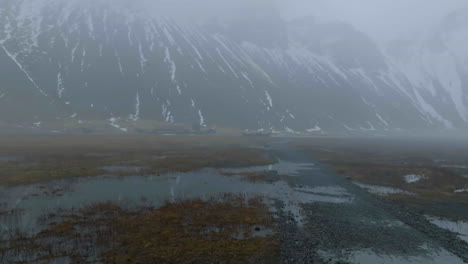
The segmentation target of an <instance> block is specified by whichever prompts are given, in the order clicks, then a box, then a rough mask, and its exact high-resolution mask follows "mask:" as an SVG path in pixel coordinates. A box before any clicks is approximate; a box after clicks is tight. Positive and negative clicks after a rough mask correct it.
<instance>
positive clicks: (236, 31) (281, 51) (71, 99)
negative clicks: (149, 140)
mask: <svg viewBox="0 0 468 264" xmlns="http://www.w3.org/2000/svg"><path fill="white" fill-rule="evenodd" d="M2 1H3V2H4V4H2V5H0V67H1V68H2V69H4V68H5V69H9V71H8V72H6V71H2V73H0V74H2V76H1V80H2V84H1V86H0V96H1V95H2V94H3V97H2V98H1V99H0V110H2V112H3V113H5V112H9V113H17V114H14V115H9V116H14V117H15V118H16V119H17V120H18V122H20V121H21V122H23V121H24V122H26V121H28V120H34V122H39V121H45V120H52V119H53V120H57V119H58V120H62V119H67V120H69V119H72V120H74V122H76V123H81V122H84V121H86V120H111V121H106V122H108V123H109V124H110V125H112V124H113V123H114V121H112V120H115V119H119V120H127V121H129V122H136V121H138V120H153V121H161V122H168V123H188V124H191V123H199V124H201V125H217V126H225V127H236V128H242V129H260V128H263V129H273V130H278V131H293V130H295V131H305V130H309V131H319V130H324V131H341V132H354V131H360V132H369V131H399V130H402V129H405V130H416V129H419V130H424V129H447V128H466V127H467V123H466V117H467V116H466V114H467V111H466V88H465V87H466V85H465V83H466V82H463V83H462V81H461V79H462V77H460V83H458V82H455V83H453V82H454V80H455V81H456V80H457V78H458V76H462V74H463V73H466V68H461V67H462V66H457V71H456V73H454V70H453V68H449V67H452V66H453V65H452V64H450V65H440V67H439V68H437V69H434V68H431V69H434V70H428V69H426V68H424V67H425V66H426V65H430V66H431V67H435V66H434V65H432V64H434V63H430V62H431V61H430V59H432V60H436V61H437V62H438V61H439V57H433V58H429V59H428V58H427V56H421V57H420V56H415V57H414V58H411V59H407V58H404V59H402V58H401V57H398V56H396V55H395V54H393V53H389V54H387V53H384V52H382V51H381V49H380V48H379V47H377V46H376V45H375V44H374V43H373V42H372V40H371V39H369V38H368V37H367V36H365V35H364V34H362V33H360V32H359V31H356V30H355V29H353V28H352V27H350V26H348V25H346V24H342V23H326V24H324V23H317V22H315V21H313V19H310V18H304V19H300V20H296V21H292V22H285V21H283V20H282V19H281V17H280V15H279V12H278V11H277V10H276V9H275V7H274V6H272V4H271V3H270V2H268V1H258V2H255V5H253V6H251V2H250V1H246V2H245V3H243V2H239V3H238V5H237V6H236V8H241V9H242V8H243V9H242V10H255V11H259V10H260V11H261V12H253V11H251V12H247V11H246V12H243V13H242V17H229V16H224V15H219V14H220V13H218V14H214V15H213V16H211V17H209V19H203V20H199V19H194V20H190V21H187V19H181V18H179V17H178V16H176V15H168V14H165V15H162V14H161V13H163V12H155V11H153V9H150V8H149V6H145V5H146V4H147V3H146V2H145V1H141V3H138V4H134V5H132V7H134V6H139V5H140V6H139V7H141V8H128V6H127V4H128V2H127V1H124V0H122V1H117V2H112V1H105V0H101V1H97V2H96V3H97V4H93V5H89V4H87V3H86V1H74V0H71V1H65V0H31V1H25V0H24V1H21V0H20V1H18V0H2ZM152 5H154V4H152ZM91 6H92V8H91ZM143 7H148V8H143ZM148 10H151V11H148ZM217 12H218V10H217ZM193 21H197V22H196V23H195V22H193ZM447 49H448V50H452V47H447ZM416 54H419V53H416ZM430 54H431V56H432V55H434V54H436V53H430ZM437 54H438V53H437ZM434 56H436V55H434ZM441 56H442V55H441ZM407 60H410V61H409V62H408V61H407ZM423 62H424V63H423ZM448 63H452V61H450V62H448ZM435 64H436V65H437V63H435ZM460 64H461V65H465V66H466V65H468V63H465V62H461V63H460ZM442 70H445V71H446V74H457V76H450V75H444V76H439V75H438V74H439V73H440V72H441V71H442ZM415 71H420V72H423V73H424V74H423V73H420V72H418V74H419V75H415V74H414V72H415ZM10 72H11V74H10ZM3 75H4V76H3ZM7 76H8V78H6V77H7ZM415 76H418V77H420V79H416V78H415ZM465 76H466V75H465ZM428 83H430V84H432V86H428V85H427V84H428ZM12 87H15V88H12ZM16 87H18V88H16ZM434 91H437V92H434ZM26 98H27V99H26ZM26 101H29V102H32V101H34V103H31V104H29V103H28V105H29V107H28V109H27V110H29V111H30V112H31V113H29V114H28V113H27V111H26V110H25V109H22V110H20V109H18V106H19V105H20V104H18V103H19V102H26ZM7 102H9V103H7ZM21 111H23V112H21ZM7 118H8V116H7V115H2V116H0V119H2V120H6V119H7Z"/></svg>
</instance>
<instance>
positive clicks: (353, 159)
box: [295, 139, 468, 220]
mask: <svg viewBox="0 0 468 264" xmlns="http://www.w3.org/2000/svg"><path fill="white" fill-rule="evenodd" d="M295 143H296V144H297V145H298V147H300V148H301V149H302V150H303V151H304V152H305V153H307V154H308V155H310V156H311V157H313V158H315V159H319V160H321V161H322V162H324V163H325V164H327V165H329V166H330V167H331V168H333V170H334V171H335V172H337V173H338V174H339V175H342V176H343V177H346V178H349V179H351V180H353V181H357V182H361V183H366V184H372V185H381V186H387V187H394V188H399V189H403V190H406V191H409V192H411V193H415V194H416V195H404V194H392V195H388V196H386V198H387V199H392V200H394V201H397V202H400V203H402V204H404V205H406V206H410V207H412V208H413V209H415V210H417V211H419V212H421V213H423V214H431V215H435V216H440V217H445V218H450V219H458V220H467V219H468V210H466V208H468V194H467V193H454V191H455V190H458V189H463V188H466V187H467V186H468V179H467V178H465V177H463V176H462V174H460V172H459V171H457V170H456V169H453V168H446V167H441V166H440V165H439V164H437V163H436V162H435V161H434V160H438V159H440V160H446V161H449V162H453V163H455V164H459V163H460V164H468V162H467V161H468V146H467V145H465V144H455V145H454V144H452V143H450V142H449V143H444V142H437V141H436V142H410V141H406V140H389V141H386V140H384V139H379V140H376V139H337V140H332V139H320V140H313V139H310V140H301V141H297V142H295ZM411 174H414V175H421V176H424V178H423V179H421V180H419V181H417V182H414V183H408V182H406V181H405V180H404V176H405V175H411Z"/></svg>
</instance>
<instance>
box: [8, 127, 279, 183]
mask: <svg viewBox="0 0 468 264" xmlns="http://www.w3.org/2000/svg"><path fill="white" fill-rule="evenodd" d="M267 140H268V139H246V138H241V137H194V136H192V137H184V136H178V137H155V136H134V137H123V136H110V137H104V136H93V137H91V136H87V137H85V136H81V137H80V136H75V137H18V138H0V156H2V155H5V156H18V157H23V158H24V159H22V160H21V161H13V162H0V184H2V185H17V184H29V183H39V182H44V181H50V180H56V179H65V178H73V177H80V176H96V175H103V174H106V173H108V172H107V171H105V170H103V169H102V168H101V167H103V166H145V168H144V169H142V170H141V171H140V172H138V174H139V175H147V174H154V175H157V174H161V173H166V172H172V171H180V172H187V171H192V170H197V169H201V168H205V167H215V168H220V167H246V166H254V165H265V164H269V163H271V160H270V158H269V157H268V154H267V153H266V151H265V150H264V149H262V148H260V147H259V146H262V145H263V144H265V142H266V141H267ZM112 174H117V175H122V176H126V175H132V174H135V172H131V171H118V172H113V173H112Z"/></svg>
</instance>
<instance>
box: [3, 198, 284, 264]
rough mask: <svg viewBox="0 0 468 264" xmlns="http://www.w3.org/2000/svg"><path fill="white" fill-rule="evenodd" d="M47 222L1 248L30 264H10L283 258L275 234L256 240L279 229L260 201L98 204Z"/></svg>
mask: <svg viewBox="0 0 468 264" xmlns="http://www.w3.org/2000/svg"><path fill="white" fill-rule="evenodd" d="M44 219H46V222H47V223H48V226H47V228H46V229H45V230H43V231H42V232H40V233H38V234H36V235H34V236H30V237H28V236H19V237H14V238H12V239H11V241H9V243H5V242H3V243H1V244H0V254H3V256H4V258H5V256H7V257H8V256H9V257H11V256H22V257H21V258H22V259H23V260H25V261H26V262H21V261H17V262H15V261H14V260H13V261H12V260H9V261H10V262H9V263H47V261H49V262H50V261H52V260H55V259H60V258H64V257H65V258H67V259H69V260H70V262H71V263H106V264H107V263H109V264H110V263H116V264H120V263H122V264H123V263H181V264H183V263H278V259H279V256H278V254H279V242H278V238H277V235H275V234H271V235H266V236H256V234H255V233H256V232H257V231H258V230H259V229H260V228H261V229H272V230H274V229H275V226H274V223H273V218H272V215H271V214H270V212H269V210H268V208H267V206H266V205H265V204H264V203H263V202H262V198H261V197H256V198H251V199H247V198H244V197H242V196H235V195H229V194H226V195H224V196H222V197H218V198H213V199H210V200H207V201H205V200H200V199H195V200H182V201H178V202H174V203H167V204H166V205H164V206H163V207H161V208H153V207H145V206H143V207H137V208H132V209H128V208H125V207H123V206H121V205H117V204H113V203H99V204H94V205H91V206H88V207H85V208H83V209H80V210H72V211H64V212H58V213H57V214H52V215H48V216H45V218H44ZM6 244H7V245H8V246H7V247H5V245H6ZM2 246H3V248H2ZM25 256H27V257H26V258H24V257H25Z"/></svg>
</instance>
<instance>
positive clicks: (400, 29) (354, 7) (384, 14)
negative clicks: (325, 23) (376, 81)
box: [276, 0, 468, 41]
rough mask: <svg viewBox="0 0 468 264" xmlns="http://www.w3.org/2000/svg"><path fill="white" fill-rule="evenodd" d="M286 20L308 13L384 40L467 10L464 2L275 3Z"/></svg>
mask: <svg viewBox="0 0 468 264" xmlns="http://www.w3.org/2000/svg"><path fill="white" fill-rule="evenodd" d="M276 1H277V2H278V4H279V5H280V6H281V9H282V10H283V12H284V15H285V16H286V17H288V18H290V17H295V16H302V15H307V14H312V15H314V16H315V17H317V18H319V19H321V20H342V21H346V22H349V23H351V24H353V25H354V26H355V27H357V28H358V29H360V30H361V31H364V32H366V33H368V34H370V35H371V36H372V37H374V38H376V39H378V40H380V41H387V40H390V39H392V38H394V37H395V36H397V35H400V34H414V33H417V32H422V31H424V30H425V29H428V28H430V27H432V26H433V25H435V24H437V23H438V22H439V21H440V20H441V19H442V18H443V17H445V16H446V15H447V14H448V13H449V12H451V11H454V10H457V9H459V8H462V7H468V0H276Z"/></svg>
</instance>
